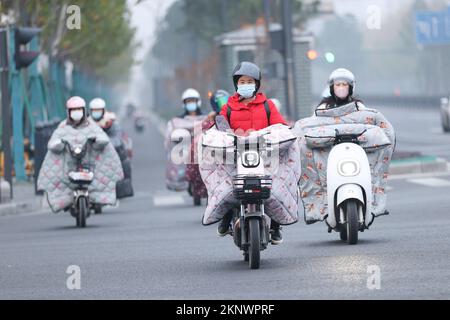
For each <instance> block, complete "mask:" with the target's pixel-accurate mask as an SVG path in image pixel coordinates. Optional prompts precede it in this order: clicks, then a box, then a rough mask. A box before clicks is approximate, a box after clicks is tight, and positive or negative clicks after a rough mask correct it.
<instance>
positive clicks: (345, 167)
mask: <svg viewBox="0 0 450 320" xmlns="http://www.w3.org/2000/svg"><path fill="white" fill-rule="evenodd" d="M359 170H360V168H359V163H358V161H355V160H351V159H344V160H341V161H339V163H338V173H339V174H340V175H341V176H343V177H353V176H356V175H358V174H359Z"/></svg>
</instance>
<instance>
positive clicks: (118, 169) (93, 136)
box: [38, 97, 123, 212]
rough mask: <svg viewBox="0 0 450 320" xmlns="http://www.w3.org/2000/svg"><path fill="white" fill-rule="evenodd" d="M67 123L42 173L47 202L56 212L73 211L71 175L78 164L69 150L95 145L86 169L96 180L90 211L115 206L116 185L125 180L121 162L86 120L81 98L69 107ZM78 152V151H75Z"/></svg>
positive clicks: (99, 131)
mask: <svg viewBox="0 0 450 320" xmlns="http://www.w3.org/2000/svg"><path fill="white" fill-rule="evenodd" d="M66 107H67V119H66V120H64V121H62V122H61V123H60V124H59V126H58V128H57V129H56V130H55V131H54V132H53V134H52V136H51V138H50V140H49V142H48V150H49V151H48V152H47V154H46V156H45V159H44V162H43V163H42V167H41V169H40V172H39V177H38V190H43V191H45V192H46V193H47V200H48V202H49V205H50V207H51V209H52V210H53V211H54V212H58V211H61V210H69V209H72V208H73V188H74V185H73V184H72V183H71V182H70V180H69V177H68V173H69V172H70V171H74V170H79V169H81V168H75V167H74V166H75V165H76V163H77V161H75V160H74V159H73V158H72V155H71V154H72V153H71V152H69V151H68V149H69V148H70V149H72V148H73V147H74V146H80V147H79V148H80V151H81V148H84V146H85V145H86V144H88V143H91V144H92V148H90V149H89V150H88V152H87V153H86V156H85V158H83V159H81V160H82V164H83V167H84V166H86V167H87V168H88V169H90V170H93V172H92V173H93V180H92V182H91V183H90V184H89V187H88V192H89V201H90V203H89V207H92V206H94V205H96V204H98V205H114V204H115V203H116V191H115V184H116V182H117V181H119V180H121V179H122V178H123V171H122V166H121V165H120V159H119V157H118V155H117V153H116V152H115V150H114V147H113V145H112V144H111V142H110V140H109V138H108V136H107V135H106V134H105V133H104V132H103V130H102V129H101V128H100V127H99V126H98V125H97V124H96V123H95V122H94V121H93V120H92V119H90V118H88V116H87V110H86V103H85V101H84V99H82V98H81V97H71V98H70V99H69V100H68V101H67V103H66ZM75 151H77V150H75Z"/></svg>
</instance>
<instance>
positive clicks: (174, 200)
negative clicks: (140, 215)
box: [153, 195, 185, 207]
mask: <svg viewBox="0 0 450 320" xmlns="http://www.w3.org/2000/svg"><path fill="white" fill-rule="evenodd" d="M153 204H154V205H155V206H156V207H163V206H173V205H180V204H185V202H184V198H183V196H181V195H169V196H154V197H153Z"/></svg>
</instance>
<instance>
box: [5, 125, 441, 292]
mask: <svg viewBox="0 0 450 320" xmlns="http://www.w3.org/2000/svg"><path fill="white" fill-rule="evenodd" d="M399 131H400V130H399ZM436 134H437V133H436ZM442 139H444V138H442ZM402 140H403V137H402ZM404 141H405V143H407V141H408V139H407V138H405V140H404ZM134 142H135V158H134V160H133V162H134V163H133V164H134V177H135V187H136V197H135V198H133V199H130V200H126V201H122V202H121V203H120V207H119V208H110V209H107V210H105V213H104V214H102V215H98V216H93V217H91V218H90V219H89V220H88V227H87V228H86V229H77V228H75V227H74V224H75V222H74V219H73V218H71V217H70V216H69V215H68V214H61V215H54V214H50V213H42V212H41V213H32V214H29V215H23V216H9V217H2V218H0V257H1V258H0V298H1V299H244V298H245V299H263V298H264V299H322V298H323V299H325V298H326V299H357V298H362V299H383V298H388V299H418V298H438V299H449V298H450V258H449V252H450V219H449V216H448V214H449V212H450V198H449V197H448V196H447V195H448V194H449V193H450V175H445V176H432V177H429V176H428V177H419V178H417V177H415V178H414V177H410V178H402V179H392V180H391V181H390V183H389V186H390V190H389V209H390V211H391V215H390V216H386V217H380V218H379V219H378V220H377V221H375V223H374V225H373V227H371V230H369V231H366V232H365V233H363V234H360V239H361V240H360V242H359V244H358V245H356V246H349V245H346V244H343V243H341V242H340V241H339V240H338V234H336V233H333V234H328V233H327V232H326V228H325V225H323V224H314V225H311V226H306V225H305V224H304V223H302V222H299V223H297V224H295V225H292V226H289V227H285V228H284V237H285V243H283V244H282V245H280V246H270V247H269V248H268V250H266V251H264V252H263V253H262V263H261V269H259V270H249V268H248V265H247V264H246V263H245V262H244V261H243V259H242V257H241V253H240V252H239V251H238V250H237V248H236V247H235V246H234V245H233V243H232V239H231V237H226V238H218V237H217V236H216V235H215V232H216V226H210V227H203V226H202V225H201V223H200V221H201V216H202V209H201V208H198V207H197V208H195V207H193V206H192V205H191V202H190V200H189V198H188V197H187V196H186V195H184V194H178V193H171V192H168V191H165V190H164V183H163V182H164V166H163V163H164V156H163V152H162V151H163V146H162V142H161V139H160V136H159V133H158V132H157V130H156V129H150V130H148V131H146V132H145V133H144V134H143V135H140V136H134ZM433 143H434V142H433ZM435 148H436V149H437V148H438V145H437V143H436V146H435ZM441 152H443V153H444V152H445V150H441ZM71 265H77V266H79V267H80V270H81V289H80V290H69V289H68V288H67V286H66V280H67V278H68V277H69V274H67V273H66V270H67V268H68V267H69V266H71ZM370 266H377V267H378V268H379V270H380V289H373V290H370V289H368V288H367V279H368V277H369V276H371V274H369V273H368V268H371V267H370ZM369 270H370V269H369Z"/></svg>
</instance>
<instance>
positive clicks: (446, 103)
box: [441, 96, 450, 132]
mask: <svg viewBox="0 0 450 320" xmlns="http://www.w3.org/2000/svg"><path fill="white" fill-rule="evenodd" d="M441 123H442V129H443V130H444V132H450V96H447V97H444V98H441Z"/></svg>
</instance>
